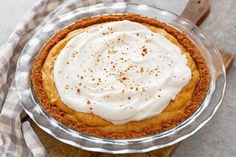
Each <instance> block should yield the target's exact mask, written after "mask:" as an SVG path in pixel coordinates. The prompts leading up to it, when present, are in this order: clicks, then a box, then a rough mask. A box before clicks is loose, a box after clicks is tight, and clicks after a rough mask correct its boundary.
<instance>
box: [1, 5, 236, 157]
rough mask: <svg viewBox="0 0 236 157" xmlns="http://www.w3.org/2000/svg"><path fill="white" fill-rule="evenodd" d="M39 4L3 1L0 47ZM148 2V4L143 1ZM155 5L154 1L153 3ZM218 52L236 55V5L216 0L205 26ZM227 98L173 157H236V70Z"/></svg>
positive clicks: (177, 7)
mask: <svg viewBox="0 0 236 157" xmlns="http://www.w3.org/2000/svg"><path fill="white" fill-rule="evenodd" d="M37 1H38V0H1V5H0V19H1V20H0V45H2V44H3V43H4V42H5V41H6V40H7V37H8V36H9V34H10V33H11V32H12V30H13V29H14V27H15V25H16V24H17V23H18V22H19V21H20V20H21V19H22V16H23V15H24V14H25V13H26V12H27V10H28V9H30V8H31V7H32V5H33V4H34V3H36V2H37ZM142 1H145V0H142ZM152 2H153V1H152ZM186 2H187V0H168V1H162V0H156V1H155V3H156V4H157V5H158V6H159V7H160V8H164V9H168V10H171V11H174V12H176V13H180V12H181V11H182V10H183V8H184V5H185V4H186ZM201 28H202V29H203V30H204V31H205V32H207V34H208V36H209V38H211V39H212V40H213V42H214V43H215V44H216V45H217V47H218V48H220V49H224V50H226V51H229V52H232V53H234V54H235V55H236V1H235V0H227V1H226V0H212V8H211V13H210V15H209V16H208V18H207V19H206V20H205V21H204V23H203V24H202V25H201ZM227 81H228V82H227V84H228V85H227V90H226V94H225V98H224V100H223V103H222V105H221V107H220V108H219V110H218V111H217V113H216V115H215V116H214V117H213V119H212V120H211V121H210V122H209V123H208V124H207V125H206V126H204V127H203V128H202V129H201V130H200V131H198V132H197V133H196V134H195V135H193V136H192V137H190V138H188V139H186V140H185V141H183V142H182V143H181V145H180V147H179V148H178V149H177V151H176V152H175V153H174V155H173V157H185V156H186V157H222V156H224V157H235V156H236V96H235V94H236V82H235V81H236V66H235V64H234V65H233V67H232V69H231V70H230V71H229V72H228V74H227Z"/></svg>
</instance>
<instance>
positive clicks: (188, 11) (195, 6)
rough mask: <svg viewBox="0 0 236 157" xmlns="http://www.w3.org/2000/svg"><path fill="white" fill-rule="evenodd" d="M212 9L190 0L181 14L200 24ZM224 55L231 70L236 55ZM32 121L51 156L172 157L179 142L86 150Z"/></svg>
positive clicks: (203, 1) (200, 0)
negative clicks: (134, 149)
mask: <svg viewBox="0 0 236 157" xmlns="http://www.w3.org/2000/svg"><path fill="white" fill-rule="evenodd" d="M209 11H210V0H189V2H188V4H187V5H186V8H185V9H184V11H183V13H182V14H181V16H183V17H185V18H187V19H189V20H190V21H192V23H194V24H200V23H201V22H202V21H203V20H204V19H205V17H206V16H207V15H208V13H209ZM220 53H221V55H222V59H223V61H224V64H225V67H226V70H229V69H230V67H231V65H232V63H233V61H234V57H233V55H232V54H230V53H225V52H224V51H220ZM30 123H31V125H32V127H33V129H34V130H35V132H36V134H37V135H38V136H39V139H40V140H41V142H42V144H43V145H44V147H45V149H46V151H47V153H48V155H49V157H108V156H115V157H120V156H122V157H150V156H153V157H170V156H171V154H172V153H173V152H174V151H175V150H176V148H177V147H178V145H179V144H175V145H173V146H170V147H167V148H163V149H159V150H155V151H152V152H148V153H143V154H123V155H119V154H118V155H111V154H104V153H96V152H89V151H85V150H82V149H79V148H76V147H73V146H71V145H68V144H65V143H62V142H60V141H58V140H57V139H55V138H53V137H52V136H50V135H49V134H47V133H46V132H44V131H43V130H41V129H40V128H39V127H38V126H37V125H36V124H35V123H34V122H33V121H32V120H30Z"/></svg>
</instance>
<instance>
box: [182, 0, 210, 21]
mask: <svg viewBox="0 0 236 157" xmlns="http://www.w3.org/2000/svg"><path fill="white" fill-rule="evenodd" d="M210 7H211V2H210V0H189V2H188V3H187V5H186V7H185V9H184V11H183V12H182V14H181V15H180V16H182V17H184V18H186V19H188V20H189V21H191V22H192V23H194V24H195V25H200V24H201V22H202V21H203V20H204V19H205V18H206V17H207V15H208V14H209V12H210Z"/></svg>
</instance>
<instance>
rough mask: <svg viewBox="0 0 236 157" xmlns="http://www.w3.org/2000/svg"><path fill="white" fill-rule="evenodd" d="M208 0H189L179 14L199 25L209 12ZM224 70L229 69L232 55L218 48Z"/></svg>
mask: <svg viewBox="0 0 236 157" xmlns="http://www.w3.org/2000/svg"><path fill="white" fill-rule="evenodd" d="M210 6H211V1H210V0H189V2H188V3H187V5H186V7H185V9H184V11H183V12H182V14H181V16H182V17H184V18H186V19H188V20H189V21H191V22H192V23H193V24H195V25H200V24H201V22H202V21H203V20H204V19H205V18H206V17H207V15H208V14H209V12H210ZM220 54H221V56H222V59H223V62H224V65H225V68H226V71H229V69H230V68H231V66H232V64H233V62H234V56H233V55H232V54H231V53H227V52H224V51H223V50H220Z"/></svg>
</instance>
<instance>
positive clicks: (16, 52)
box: [0, 0, 122, 157]
mask: <svg viewBox="0 0 236 157" xmlns="http://www.w3.org/2000/svg"><path fill="white" fill-rule="evenodd" d="M113 1H122V0H41V1H39V2H38V3H37V4H35V6H34V7H33V8H32V9H31V10H30V11H29V12H28V13H27V14H26V15H25V16H24V18H23V21H22V22H21V23H19V24H18V25H17V26H16V28H15V30H14V32H13V33H12V34H11V35H10V37H9V39H8V41H7V42H6V43H5V44H4V45H3V46H2V47H1V48H0V110H1V113H0V156H1V157H2V156H7V157H15V156H17V157H19V156H22V157H31V156H33V157H41V156H47V153H46V151H45V149H44V147H43V145H42V144H41V142H40V140H39V139H38V137H37V135H36V134H35V132H34V131H33V129H32V128H31V126H30V123H29V122H28V121H25V122H21V119H20V115H21V113H22V112H23V109H22V107H21V105H22V104H21V103H22V102H21V100H20V99H19V98H18V95H17V92H16V86H15V80H14V79H15V69H16V63H17V60H18V58H19V56H20V54H21V51H22V49H23V47H24V45H25V44H26V43H27V42H28V40H29V39H30V38H31V37H32V35H33V34H34V33H35V32H36V31H37V30H39V29H40V28H41V27H42V26H44V25H45V23H46V22H47V20H49V19H50V20H52V19H53V18H55V17H57V16H60V15H62V14H65V13H67V12H69V11H72V10H74V9H76V8H78V7H83V6H88V5H93V4H97V3H101V2H113Z"/></svg>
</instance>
